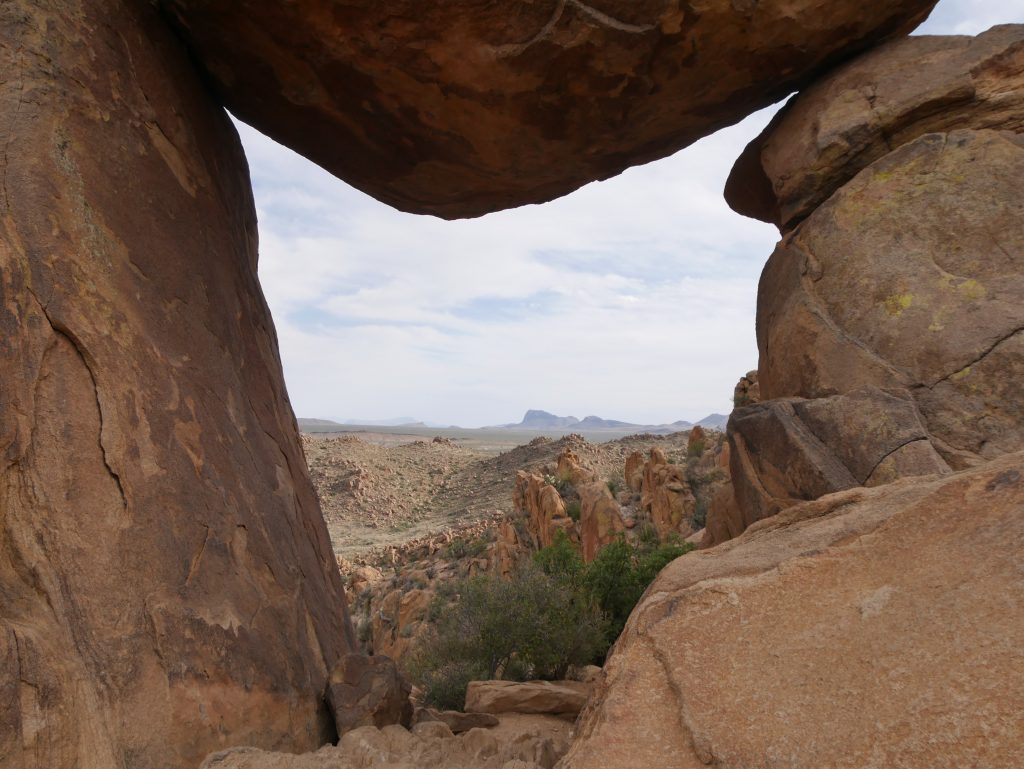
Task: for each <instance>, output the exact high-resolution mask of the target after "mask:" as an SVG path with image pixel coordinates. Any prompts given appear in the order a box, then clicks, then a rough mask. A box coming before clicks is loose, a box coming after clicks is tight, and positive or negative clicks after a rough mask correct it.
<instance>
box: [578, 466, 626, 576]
mask: <svg viewBox="0 0 1024 769" xmlns="http://www.w3.org/2000/svg"><path fill="white" fill-rule="evenodd" d="M578 491H579V494H580V541H581V544H582V546H583V560H584V561H585V562H586V563H590V562H591V561H593V560H594V558H596V557H597V554H598V552H599V551H600V550H601V548H603V547H604V546H605V545H608V544H610V543H611V542H614V541H615V538H616V537H617V536H618V535H619V533H620V532H622V531H625V528H626V527H625V524H624V523H623V520H622V509H621V508H620V507H619V503H618V502H616V501H615V498H614V497H613V496H612V493H611V492H610V491H609V490H608V484H606V483H601V482H600V481H596V482H594V483H588V484H586V485H584V486H580V487H579V489H578Z"/></svg>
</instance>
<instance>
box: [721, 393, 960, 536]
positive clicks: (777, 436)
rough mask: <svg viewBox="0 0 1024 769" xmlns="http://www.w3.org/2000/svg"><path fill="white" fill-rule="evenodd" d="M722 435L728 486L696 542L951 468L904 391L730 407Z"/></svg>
mask: <svg viewBox="0 0 1024 769" xmlns="http://www.w3.org/2000/svg"><path fill="white" fill-rule="evenodd" d="M728 435H729V440H730V442H731V445H732V450H731V458H732V459H731V461H732V467H731V470H730V477H731V483H730V484H729V486H728V487H727V488H729V490H730V491H729V492H723V491H720V492H719V493H718V494H717V495H716V496H715V498H713V499H712V503H711V507H710V509H709V511H708V516H707V531H706V532H705V536H704V539H703V540H702V543H701V544H702V546H703V547H711V546H713V545H716V544H718V543H719V542H724V541H725V540H727V539H731V538H732V537H735V536H737V535H738V534H739V533H740V532H742V531H743V530H744V529H745V528H747V527H748V526H750V525H751V524H752V523H754V522H755V521H759V520H761V519H762V518H767V517H769V516H772V515H775V514H777V513H778V512H779V511H780V510H784V509H785V508H787V507H790V506H791V505H794V504H796V503H797V502H800V501H805V500H812V499H817V498H818V497H821V496H823V495H825V494H830V493H832V492H836V491H842V490H843V489H850V488H853V487H855V486H877V485H881V484H882V483H890V482H892V481H894V480H896V479H897V478H902V477H908V476H916V475H932V474H945V473H949V472H950V469H949V466H948V465H947V464H946V463H945V462H944V461H943V459H942V458H941V457H940V456H939V454H938V453H937V452H936V451H935V449H934V447H933V446H932V444H931V443H930V441H929V438H928V433H927V431H926V429H925V426H924V424H923V422H922V419H921V415H920V413H919V411H918V409H917V406H916V404H915V403H914V400H913V399H912V398H911V397H910V394H909V393H908V392H906V391H900V390H894V391H883V390H880V389H878V388H875V387H866V388H862V389H860V390H856V391H854V392H851V393H848V394H845V395H836V396H832V397H829V398H818V399H815V400H804V399H801V398H784V399H777V400H770V401H762V402H761V403H758V404H755V405H753V406H745V407H743V408H737V409H735V410H733V412H732V415H731V416H730V418H729V427H728ZM727 493H728V494H730V495H731V496H732V497H733V499H729V497H728V496H726V494H727Z"/></svg>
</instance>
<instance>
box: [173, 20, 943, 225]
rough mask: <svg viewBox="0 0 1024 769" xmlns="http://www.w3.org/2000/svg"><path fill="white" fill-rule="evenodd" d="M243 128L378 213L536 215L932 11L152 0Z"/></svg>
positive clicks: (693, 137)
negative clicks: (329, 177)
mask: <svg viewBox="0 0 1024 769" xmlns="http://www.w3.org/2000/svg"><path fill="white" fill-rule="evenodd" d="M160 4H161V5H162V6H163V7H164V8H165V9H166V10H167V12H168V15H169V16H170V17H172V18H174V19H176V20H177V21H178V23H179V26H180V29H181V31H182V34H183V35H184V37H185V38H186V39H187V40H188V42H189V44H190V46H191V47H192V49H193V51H194V52H195V54H196V56H197V58H198V60H199V61H200V62H202V63H203V64H204V65H205V67H206V69H207V71H208V73H209V75H210V79H211V81H212V83H213V84H214V86H215V87H216V88H217V90H218V92H219V93H220V94H221V96H222V98H223V100H224V103H225V104H226V105H227V106H228V107H229V108H230V109H231V111H232V112H233V113H234V114H236V115H238V116H239V117H240V118H241V119H242V120H245V121H246V122H248V123H250V124H252V125H254V126H256V127H257V128H258V129H259V130H261V131H263V132H264V133H266V134H268V135H269V136H271V137H273V138H274V139H276V140H278V141H279V142H281V143H282V144H285V145H287V146H289V147H291V148H292V149H295V150H296V151H298V152H300V153H302V154H304V155H305V156H306V157H308V158H310V159H311V160H313V161H314V162H316V163H318V164H320V165H321V166H323V167H324V168H326V169H327V170H328V171H330V172H331V173H333V174H335V175H337V176H338V177H340V178H342V179H344V180H345V181H347V182H349V183H350V184H352V185H354V186H355V187H358V188H359V189H361V190H363V191H365V192H368V193H369V194H371V195H373V196H374V197H376V198H378V199H379V200H382V201H384V202H385V203H388V204H390V205H392V206H395V207H396V208H399V209H402V210H405V211H412V212H415V213H431V214H436V215H439V216H443V217H447V218H455V217H462V216H479V215H480V214H484V213H487V212H489V211H494V210H497V209H501V208H509V207H512V206H518V205H522V204H524V203H537V202H542V201H545V200H551V199H553V198H556V197H559V196H560V195H564V194H566V193H567V192H570V191H572V190H573V189H576V188H577V187H579V186H581V185H583V184H586V183H587V182H590V181H593V180H594V179H604V178H607V177H609V176H613V175H615V174H617V173H619V172H621V171H622V170H624V169H625V168H627V167H628V166H630V165H634V164H636V163H644V162H647V161H650V160H654V159H656V158H660V157H665V156H667V155H669V154H671V153H673V152H675V151H676V150H679V149H681V148H682V147H684V146H686V145H688V144H690V143H692V142H693V141H695V140H696V139H699V138H700V137H702V136H706V135H708V134H709V133H711V132H712V131H714V130H716V129H718V128H721V127H722V126H725V125H729V124H732V123H735V122H736V121H738V120H740V119H741V118H743V117H744V116H746V115H747V114H749V113H751V112H753V111H754V110H756V109H758V108H760V107H763V106H766V105H768V104H770V103H772V102H773V101H775V100H777V99H779V98H782V97H783V96H785V95H786V94H787V93H790V92H792V91H793V90H794V89H795V88H796V87H797V86H799V85H802V84H804V83H806V82H809V81H810V80H811V79H812V77H813V75H814V74H816V73H818V72H820V71H822V70H823V69H824V68H825V67H826V66H828V65H830V64H833V63H835V62H837V61H839V60H841V59H843V58H846V57H848V56H849V55H851V54H852V53H854V52H856V51H858V50H861V49H863V48H866V47H869V46H871V45H875V44H877V43H878V42H880V41H881V40H883V39H885V38H886V37H888V36H893V35H899V34H902V33H905V32H907V31H909V30H910V29H912V28H913V27H914V26H916V25H917V24H918V23H919V22H920V21H921V20H922V19H923V18H924V17H925V16H926V15H927V13H928V12H929V10H930V9H931V7H932V6H933V5H934V4H935V0H893V2H886V3H872V4H865V3H861V2H852V1H851V0H843V2H829V3H826V2H823V1H822V0H792V1H791V2H788V3H785V4H778V3H755V2H735V1H734V0H701V2H698V3H693V2H690V3H681V2H679V0H643V2H636V1H635V0H592V1H591V2H589V3H585V2H583V0H550V1H549V2H514V3H493V2H483V1H482V0H458V1H457V2H446V3H435V4H429V5H425V4H424V3H422V2H415V1H414V0H395V1H394V2H389V3H376V2H369V1H368V0H347V1H345V2H338V0H300V1H299V2H290V3H266V2H255V0H245V1H244V2H239V0H161V2H160Z"/></svg>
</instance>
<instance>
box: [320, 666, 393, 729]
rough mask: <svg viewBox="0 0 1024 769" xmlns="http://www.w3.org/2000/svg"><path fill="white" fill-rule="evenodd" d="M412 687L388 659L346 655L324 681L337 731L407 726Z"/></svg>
mask: <svg viewBox="0 0 1024 769" xmlns="http://www.w3.org/2000/svg"><path fill="white" fill-rule="evenodd" d="M411 690H412V687H411V686H410V684H409V682H408V681H406V680H405V679H404V678H403V677H402V674H401V673H400V672H399V670H398V667H397V666H396V665H395V661H394V660H392V659H391V658H389V657H384V656H382V655H375V656H372V657H371V656H367V655H364V654H346V655H345V656H344V657H342V658H341V659H340V660H338V661H337V662H336V663H335V664H334V667H333V668H331V676H330V678H329V679H328V681H327V701H328V703H329V704H330V706H331V712H332V713H333V714H334V722H335V724H336V725H337V727H338V734H341V735H344V734H347V733H348V732H350V731H352V730H353V729H357V728H359V727H361V726H376V727H378V728H380V727H384V726H388V725H390V724H401V725H402V726H405V727H408V726H409V725H410V724H411V722H412V702H411V701H410V700H409V693H410V691H411Z"/></svg>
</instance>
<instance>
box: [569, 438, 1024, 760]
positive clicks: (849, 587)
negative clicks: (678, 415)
mask: <svg viewBox="0 0 1024 769" xmlns="http://www.w3.org/2000/svg"><path fill="white" fill-rule="evenodd" d="M1022 471H1024V454H1015V455H1011V456H1007V457H1004V458H1002V459H998V460H994V461H993V462H991V463H989V464H986V465H984V466H982V467H981V468H978V469H974V470H970V471H966V472H964V473H961V474H958V475H954V476H949V477H945V478H941V479H917V478H915V479H906V480H903V481H899V482H897V483H894V484H890V485H887V486H883V487H878V488H874V489H854V490H851V491H847V492H842V493H840V494H835V495H830V496H827V497H824V498H822V499H820V500H817V501H815V502H809V503H804V504H801V505H799V506H798V507H794V508H791V509H790V510H787V511H786V512H784V513H783V514H782V515H780V516H778V517H776V518H774V519H771V520H766V521H762V522H760V523H758V524H755V525H754V526H753V527H751V528H750V529H748V530H747V532H746V533H745V534H744V535H743V536H741V537H739V538H738V539H735V540H733V541H731V542H728V543H726V544H724V545H721V546H719V547H717V548H715V549H713V550H703V551H699V552H697V553H692V554H690V555H688V556H687V557H686V558H680V559H677V560H676V561H673V562H672V563H671V564H670V565H669V566H667V567H666V568H665V569H664V570H663V571H662V572H661V574H660V575H659V576H658V578H657V580H656V581H655V583H654V584H653V585H652V586H651V588H650V589H649V590H648V591H647V593H646V594H645V596H644V598H643V599H642V600H641V602H640V604H639V606H638V607H637V608H636V610H634V612H633V614H632V616H631V617H630V619H629V622H628V623H627V625H626V629H625V631H624V633H623V635H622V636H621V637H620V638H619V641H618V643H617V644H616V645H615V647H614V649H613V651H612V653H611V655H610V657H609V659H608V661H607V662H606V664H605V667H604V678H603V683H602V684H600V685H599V687H598V689H597V690H596V692H595V693H594V696H593V697H592V699H591V705H590V706H589V707H588V708H587V710H586V711H584V713H583V714H582V716H581V719H580V722H579V726H578V734H577V738H576V741H575V743H574V744H573V747H572V749H571V750H570V752H569V754H568V755H567V756H566V758H565V759H563V761H562V763H561V764H560V767H564V768H565V769H582V768H583V767H586V769H634V768H635V767H664V769H699V768H700V767H704V766H708V765H715V766H723V767H726V766H727V767H741V766H760V765H764V761H765V757H766V756H774V757H777V758H778V761H779V762H781V763H782V764H783V765H785V766H786V767H789V768H790V769H819V767H825V766H828V767H866V766H874V765H881V764H879V762H882V764H884V765H886V766H905V767H913V768H914V769H918V767H920V769H933V768H934V767H942V768H943V769H955V768H956V767H963V766H1013V765H1015V763H1016V762H1017V761H1018V757H1019V754H1020V746H1021V745H1022V744H1024V720H1022V719H1021V718H1020V713H1021V712H1022V710H1024V678H1022V677H1021V676H1020V675H1019V674H1018V671H1019V670H1021V669H1022V667H1024V651H1022V646H1021V644H1020V642H1019V641H1020V637H1021V618H1020V614H1019V612H1018V611H1016V608H1017V607H1018V606H1019V605H1020V603H1021V601H1024V572H1022V570H1021V568H1020V548H1021V543H1022V542H1024V515H1021V510H1022V509H1024V472H1022ZM641 702H642V703H643V707H638V706H637V703H641Z"/></svg>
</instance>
